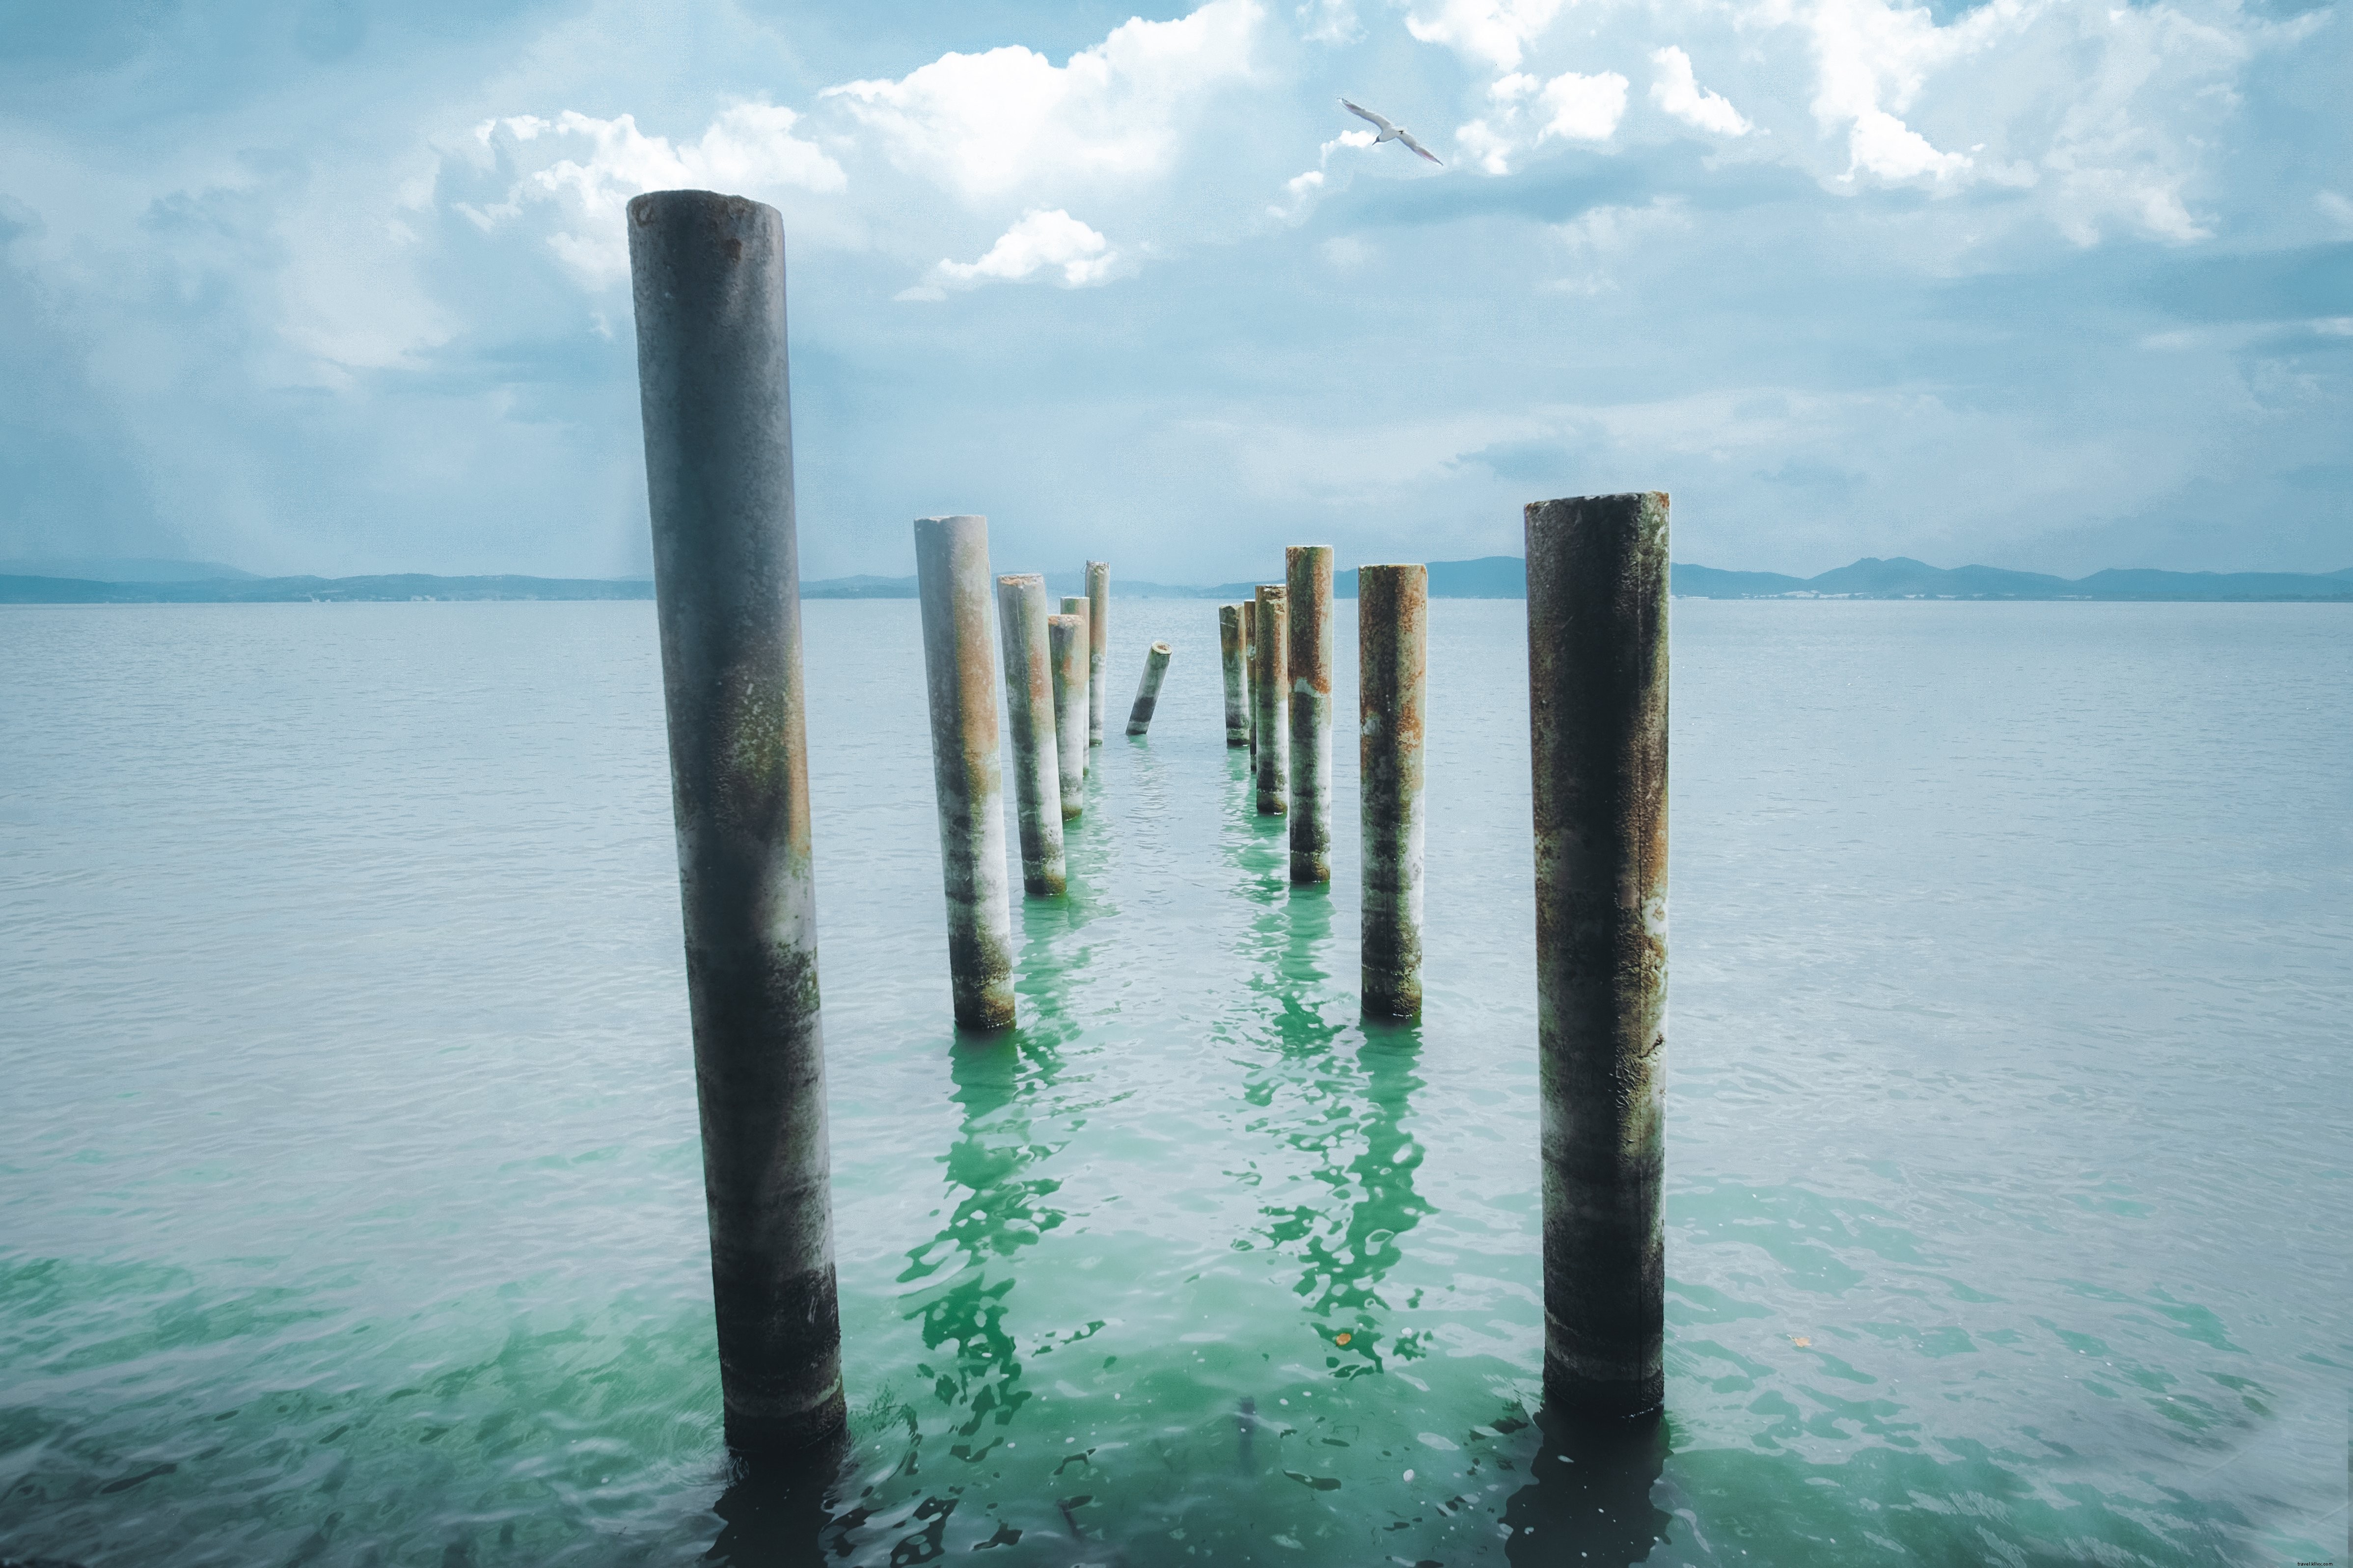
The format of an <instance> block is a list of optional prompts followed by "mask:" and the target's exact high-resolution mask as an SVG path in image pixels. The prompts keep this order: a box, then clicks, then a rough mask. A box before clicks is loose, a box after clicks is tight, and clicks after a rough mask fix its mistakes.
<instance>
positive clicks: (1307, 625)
mask: <svg viewBox="0 0 2353 1568" xmlns="http://www.w3.org/2000/svg"><path fill="white" fill-rule="evenodd" d="M1283 567H1284V574H1285V577H1286V579H1287V581H1286V582H1285V584H1284V603H1285V605H1287V607H1288V611H1289V614H1288V616H1287V618H1288V620H1289V623H1290V624H1289V626H1288V627H1287V628H1286V629H1285V634H1284V637H1283V640H1284V642H1285V643H1286V644H1288V645H1289V647H1288V650H1287V651H1288V659H1289V663H1288V666H1287V668H1286V671H1285V679H1284V680H1283V686H1284V688H1285V689H1286V690H1287V691H1288V692H1289V694H1290V701H1289V708H1290V712H1289V714H1288V715H1287V718H1286V722H1288V723H1289V724H1290V726H1291V879H1292V881H1293V882H1294V883H1316V882H1329V881H1330V880H1331V879H1332V659H1333V652H1332V548H1331V546H1329V545H1327V544H1294V545H1293V546H1291V548H1290V549H1288V550H1286V551H1284V552H1283Z"/></svg>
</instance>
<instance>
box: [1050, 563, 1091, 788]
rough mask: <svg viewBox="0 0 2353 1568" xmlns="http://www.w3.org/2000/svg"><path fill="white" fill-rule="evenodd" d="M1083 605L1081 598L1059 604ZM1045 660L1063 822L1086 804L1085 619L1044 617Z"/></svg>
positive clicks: (1070, 616)
mask: <svg viewBox="0 0 2353 1568" xmlns="http://www.w3.org/2000/svg"><path fill="white" fill-rule="evenodd" d="M1062 603H1063V604H1065V605H1071V604H1078V605H1084V604H1085V603H1086V601H1085V600H1084V599H1078V600H1071V599H1065V600H1063V601H1062ZM1046 628H1047V657H1048V658H1049V659H1050V661H1051V662H1052V664H1053V668H1054V744H1055V749H1056V751H1057V752H1059V753H1060V759H1059V760H1060V763H1061V768H1062V778H1061V791H1062V820H1063V821H1065V822H1068V821H1070V820H1071V818H1072V817H1074V816H1078V815H1079V814H1080V813H1081V812H1082V811H1084V810H1085V809H1086V805H1087V618H1086V616H1083V615H1075V616H1074V615H1069V614H1064V615H1060V616H1047V617H1046Z"/></svg>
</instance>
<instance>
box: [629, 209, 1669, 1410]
mask: <svg viewBox="0 0 2353 1568" xmlns="http://www.w3.org/2000/svg"><path fill="white" fill-rule="evenodd" d="M627 222H628V239H629V260H630V273H631V279H632V286H633V290H634V296H635V305H636V311H637V332H638V384H639V394H640V398H641V404H642V413H643V417H644V425H645V444H646V482H647V495H648V500H649V506H650V510H651V515H652V523H653V543H654V576H655V596H656V599H657V601H658V619H659V627H660V637H661V649H662V683H663V695H664V702H665V706H666V709H667V710H668V715H669V726H670V728H669V734H670V778H671V788H672V804H673V806H674V809H675V812H676V816H677V824H678V852H679V879H680V896H681V906H682V912H683V925H684V934H685V942H686V960H687V965H686V968H687V995H688V1002H689V1005H690V1009H691V1015H692V1023H693V1033H694V1063H695V1081H696V1090H697V1099H698V1102H699V1104H700V1107H701V1114H702V1152H703V1179H704V1193H705V1197H706V1200H707V1205H708V1212H709V1219H710V1227H711V1259H712V1294H713V1298H714V1301H715V1305H716V1308H717V1319H718V1341H719V1361H720V1384H721V1388H722V1392H723V1400H724V1405H725V1412H726V1432H727V1439H728V1442H729V1443H730V1445H731V1446H733V1447H737V1448H739V1449H744V1450H753V1451H758V1450H779V1449H782V1450H792V1449H801V1448H806V1447H811V1446H813V1445H815V1444H818V1443H820V1442H823V1441H825V1440H827V1439H828V1438H829V1437H831V1436H833V1435H834V1434H836V1433H838V1432H839V1430H840V1429H841V1427H842V1425H843V1420H844V1404H843V1397H842V1386H841V1373H840V1329H839V1312H838V1310H837V1307H836V1287H835V1277H834V1264H833V1233H832V1219H831V1205H830V1201H829V1195H828V1179H829V1163H828V1153H827V1142H826V1115H825V1052H824V1043H823V1037H822V1032H821V1028H820V1023H819V1015H818V984H817V930H816V900H815V894H814V889H813V884H812V879H811V875H810V846H811V826H810V811H809V794H808V776H807V737H806V721H805V713H806V702H805V700H804V694H803V690H802V676H801V636H800V599H799V592H798V581H799V573H798V562H797V544H796V531H795V523H794V512H793V477H792V423H791V410H790V405H789V402H788V399H787V395H786V384H787V381H786V331H785V293H784V279H785V245H784V229H783V223H782V220H781V218H780V217H779V216H778V215H777V214H776V210H775V209H774V208H772V207H768V206H765V205H762V204H760V203H757V202H753V201H749V200H747V199H745V198H743V197H740V196H725V195H715V194H713V193H711V192H707V191H658V192H652V193H649V194H648V195H641V196H638V197H637V198H636V199H635V200H633V201H631V202H630V203H629V205H628V219H627ZM1525 525H1526V550H1527V582H1528V587H1527V594H1528V597H1527V614H1528V671H1529V731H1530V739H1531V742H1532V750H1531V760H1532V763H1533V768H1534V776H1535V796H1534V798H1535V895H1536V922H1535V943H1536V955H1535V956H1536V1003H1537V1006H1536V1035H1537V1067H1538V1078H1537V1081H1538V1094H1539V1100H1540V1106H1541V1116H1542V1131H1541V1145H1542V1147H1541V1154H1542V1171H1543V1199H1544V1238H1543V1253H1544V1258H1543V1271H1544V1300H1545V1399H1546V1405H1547V1406H1549V1407H1550V1408H1551V1409H1552V1410H1553V1411H1554V1412H1556V1414H1559V1415H1586V1416H1598V1417H1626V1416H1632V1415H1644V1414H1649V1413H1652V1412H1655V1411H1657V1410H1658V1408H1659V1407H1660V1405H1661V1401H1662V1396H1663V1388H1664V1383H1663V1373H1662V1350H1663V1323H1664V1310H1663V1309H1664V1268H1663V1249H1662V1230H1661V1224H1660V1178H1661V1175H1662V1165H1663V1158H1662V1156H1663V1142H1662V1126H1663V1121H1662V1110H1663V1102H1662V1089H1663V1084H1664V1074H1663V1069H1664V1051H1665V995H1666V850H1667V816H1666V784H1667V620H1666V607H1667V498H1666V497H1665V496H1664V495H1662V494H1657V493H1642V494H1632V495H1613V496H1601V497H1588V498H1581V499H1575V500H1556V501H1544V502H1537V503H1534V504H1531V505H1530V506H1529V507H1528V508H1527V511H1526V518H1525ZM915 542H916V561H917V568H918V577H919V579H920V587H919V592H920V595H921V598H922V605H923V647H924V665H925V671H926V679H927V681H928V684H929V689H930V693H931V722H932V741H933V763H934V782H935V784H937V789H938V795H939V818H940V843H941V858H942V862H943V867H944V881H945V888H946V894H947V904H948V923H949V948H950V954H951V972H952V974H953V976H954V992H955V1013H956V1017H957V1021H958V1022H959V1023H961V1024H965V1025H967V1026H971V1027H977V1028H998V1027H1002V1026H1005V1025H1007V1024H1008V1023H1010V1022H1011V1021H1012V1018H1013V994H1012V989H1011V973H1012V942H1011V919H1010V902H1009V889H1008V877H1007V869H1006V868H1007V856H1006V845H1005V842H1004V818H1003V813H1002V808H1001V804H1000V792H1001V787H1002V781H1001V778H1000V763H999V755H1000V751H999V737H998V732H997V705H996V681H997V666H996V658H995V653H996V651H997V650H994V649H992V648H991V647H990V642H989V637H988V632H987V626H988V618H989V617H988V610H989V594H990V590H991V579H990V576H989V570H988V560H987V525H986V523H985V521H983V520H982V519H980V518H977V517H964V516H959V517H943V518H927V519H923V520H922V521H918V522H917V523H916V525H915ZM1332 573H1333V563H1332V552H1331V551H1330V550H1329V549H1327V548H1324V547H1322V546H1306V547H1300V548H1295V549H1293V550H1292V551H1291V552H1289V557H1288V563H1287V572H1286V576H1285V581H1284V582H1282V583H1281V584H1264V585H1261V586H1260V587H1259V588H1258V589H1257V591H1256V593H1255V594H1254V595H1253V596H1252V598H1251V599H1250V600H1249V601H1247V602H1244V603H1242V604H1240V605H1226V606H1222V607H1220V609H1219V617H1218V618H1219V648H1220V654H1221V659H1222V664H1223V673H1224V679H1225V697H1226V704H1225V725H1226V739H1227V742H1228V743H1229V745H1236V746H1248V747H1250V750H1251V753H1252V769H1251V783H1252V793H1253V795H1254V797H1255V802H1256V805H1257V808H1258V810H1259V811H1261V813H1264V814H1266V815H1270V816H1272V815H1278V814H1280V815H1283V816H1286V817H1287V818H1288V819H1289V821H1288V826H1289V829H1290V848H1291V874H1292V877H1293V879H1294V881H1297V882H1303V883H1314V882H1319V881H1328V880H1329V879H1330V876H1331V867H1330V848H1331V825H1330V814H1331V725H1332V717H1333V715H1332V711H1331V671H1332V665H1333V658H1334V653H1333V647H1332V641H1333V634H1332V582H1333V577H1332ZM1357 581H1358V623H1357V624H1358V643H1357V658H1358V690H1359V704H1360V711H1359V746H1360V752H1359V756H1360V763H1361V773H1362V801H1361V825H1362V831H1363V834H1364V844H1365V873H1364V882H1365V889H1364V922H1365V924H1364V932H1365V941H1364V952H1365V960H1364V963H1365V968H1364V977H1363V981H1364V985H1363V989H1364V997H1365V1005H1366V1011H1367V1012H1368V1013H1370V1014H1373V1015H1375V1016H1388V1017H1411V1016H1414V1015H1415V1014H1416V1013H1417V1012H1418V1011H1419V1006H1420V1000H1421V994H1420V954H1421V913H1422V902H1421V900H1422V837H1423V824H1424V820H1425V806H1424V802H1423V793H1424V792H1423V766H1422V763H1423V753H1422V732H1423V725H1424V721H1425V719H1426V717H1427V709H1428V694H1427V631H1426V627H1427V618H1428V605H1427V599H1428V584H1427V580H1426V574H1424V572H1423V569H1422V568H1420V567H1419V566H1366V567H1363V568H1360V569H1359V572H1358V580H1357ZM1087 586H1088V590H1089V592H1088V594H1087V595H1085V596H1083V597H1074V598H1071V599H1066V600H1064V601H1063V602H1062V613H1061V614H1059V615H1051V614H1048V613H1047V607H1046V593H1045V584H1044V581H1043V579H1042V578H1039V577H1037V576H1034V575H1032V576H1008V577H1003V578H998V579H996V581H995V593H996V595H997V612H998V613H997V626H998V635H999V637H1000V638H1001V639H1002V652H1003V656H1004V661H1005V663H1004V679H1005V682H1006V709H1007V712H1008V717H1009V721H1010V722H1011V724H1012V728H1013V736H1012V740H1013V746H1012V752H1013V758H1014V767H1015V773H1016V778H1015V793H1016V798H1017V805H1018V816H1017V820H1018V824H1019V829H1020V837H1021V866H1022V886H1023V889H1024V891H1025V893H1028V894H1030V895H1032V896H1036V897H1040V898H1050V897H1054V896H1056V894H1057V893H1059V892H1060V890H1061V889H1062V887H1063V886H1064V885H1065V881H1066V872H1065V869H1064V866H1065V862H1064V857H1063V850H1062V842H1061V831H1062V825H1063V823H1064V821H1065V820H1067V819H1069V818H1071V817H1075V816H1078V815H1079V814H1080V813H1081V812H1082V810H1083V809H1084V804H1085V789H1086V783H1087V773H1088V766H1087V758H1088V756H1089V747H1090V745H1091V744H1092V743H1099V742H1100V741H1101V739H1102V735H1103V681H1104V671H1103V649H1104V647H1105V646H1106V636H1105V634H1106V632H1107V630H1108V626H1107V622H1108V614H1109V604H1108V595H1109V572H1108V568H1107V567H1105V566H1103V563H1090V564H1089V567H1088V576H1087ZM1167 663H1168V648H1167V647H1166V645H1165V644H1155V645H1154V647H1152V648H1151V650H1150V651H1149V653H1148V654H1147V656H1146V661H1145V675H1144V680H1143V684H1142V687H1141V689H1139V690H1138V692H1137V695H1136V700H1135V705H1134V710H1133V711H1132V713H1131V716H1130V719H1129V733H1131V734H1136V733H1141V732H1143V731H1144V730H1145V728H1146V727H1147V726H1148V725H1149V724H1150V722H1151V718H1152V712H1153V708H1154V705H1155V702H1156V700H1157V698H1158V693H1159V689H1160V683H1161V679H1162V678H1163V676H1164V675H1165V673H1166V668H1167Z"/></svg>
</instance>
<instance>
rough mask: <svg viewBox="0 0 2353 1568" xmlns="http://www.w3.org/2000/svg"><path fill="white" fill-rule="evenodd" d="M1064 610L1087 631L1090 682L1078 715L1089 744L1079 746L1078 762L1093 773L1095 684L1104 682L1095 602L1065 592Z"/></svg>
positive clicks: (1084, 736)
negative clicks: (1098, 672)
mask: <svg viewBox="0 0 2353 1568" xmlns="http://www.w3.org/2000/svg"><path fill="white" fill-rule="evenodd" d="M1062 614H1064V615H1066V616H1078V617H1079V628H1080V630H1081V631H1082V632H1084V633H1085V634H1086V644H1087V647H1086V653H1087V657H1086V676H1087V683H1086V689H1084V690H1082V691H1081V692H1080V693H1079V717H1080V718H1081V719H1082V721H1084V722H1083V724H1082V726H1081V729H1080V739H1082V741H1084V742H1086V744H1085V745H1082V746H1081V747H1080V748H1079V762H1080V764H1081V765H1082V766H1083V767H1084V768H1085V769H1086V771H1087V772H1089V773H1092V772H1094V771H1095V755H1094V752H1092V751H1091V750H1089V748H1090V747H1092V746H1094V745H1095V744H1097V741H1096V738H1095V735H1094V722H1095V688H1096V687H1097V686H1098V685H1099V684H1101V683H1100V682H1099V681H1098V680H1097V679H1095V654H1094V646H1095V634H1094V618H1095V612H1094V604H1093V602H1092V600H1090V599H1089V598H1088V597H1087V596H1086V595H1084V594H1071V595H1064V597H1063V599H1062Z"/></svg>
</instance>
